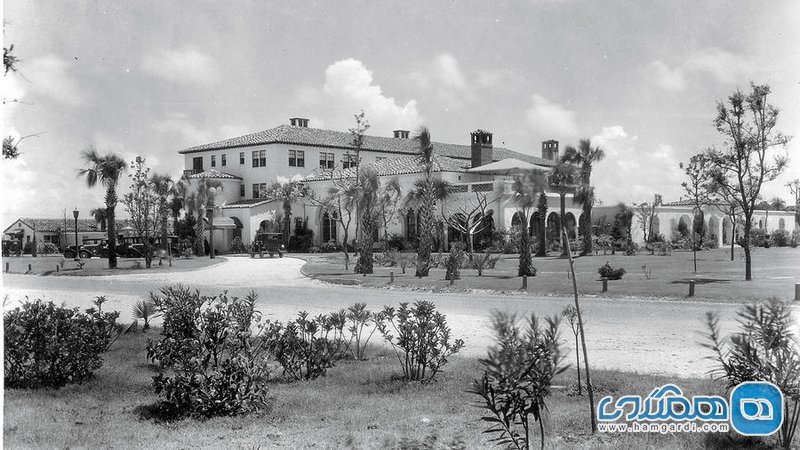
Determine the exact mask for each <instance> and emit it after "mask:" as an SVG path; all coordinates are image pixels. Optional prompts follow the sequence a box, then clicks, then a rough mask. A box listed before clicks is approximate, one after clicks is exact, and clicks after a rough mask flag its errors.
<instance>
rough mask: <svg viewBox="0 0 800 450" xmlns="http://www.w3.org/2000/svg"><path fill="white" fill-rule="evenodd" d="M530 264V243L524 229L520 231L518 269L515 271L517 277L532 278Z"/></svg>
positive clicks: (526, 231)
mask: <svg viewBox="0 0 800 450" xmlns="http://www.w3.org/2000/svg"><path fill="white" fill-rule="evenodd" d="M531 263H532V261H531V241H530V237H529V236H528V230H527V227H526V229H523V230H522V239H520V249H519V269H518V270H517V276H520V277H521V276H528V277H531V276H533V270H531Z"/></svg>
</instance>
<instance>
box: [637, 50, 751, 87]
mask: <svg viewBox="0 0 800 450" xmlns="http://www.w3.org/2000/svg"><path fill="white" fill-rule="evenodd" d="M752 71H753V65H752V64H751V63H750V62H748V61H747V59H745V58H744V57H742V56H740V55H736V54H734V53H731V52H728V51H725V50H722V49H719V48H716V47H710V48H704V49H698V50H694V51H692V52H690V53H689V54H688V55H687V56H686V57H685V58H684V60H683V61H682V62H681V63H679V64H676V65H675V66H674V67H670V66H669V65H667V63H665V62H664V61H661V60H656V61H652V62H651V63H649V64H648V65H647V66H646V67H645V73H646V74H648V76H651V77H652V78H653V80H654V81H655V82H656V84H657V85H658V86H660V87H662V88H664V89H667V90H670V91H681V90H683V89H685V88H686V86H687V84H688V81H689V79H690V78H691V77H693V76H695V75H698V74H705V75H708V76H711V77H712V78H713V79H715V80H716V81H718V82H721V83H734V82H740V81H741V80H742V79H746V78H747V76H748V75H751V74H752Z"/></svg>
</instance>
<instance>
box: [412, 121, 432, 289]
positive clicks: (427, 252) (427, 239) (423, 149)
mask: <svg viewBox="0 0 800 450" xmlns="http://www.w3.org/2000/svg"><path fill="white" fill-rule="evenodd" d="M416 140H417V143H418V144H419V148H418V150H417V151H418V154H419V156H420V157H421V158H422V167H423V178H422V180H423V181H422V193H421V194H422V195H421V199H420V210H419V213H420V214H419V225H420V230H422V232H421V233H420V236H419V248H418V250H417V268H416V269H417V270H416V276H417V277H427V276H428V273H429V272H430V270H431V249H432V247H433V233H431V231H430V230H431V229H432V227H433V226H434V225H435V223H436V218H435V215H434V210H435V209H436V197H435V192H434V178H433V165H434V154H433V153H434V151H433V143H432V142H431V133H430V131H428V129H427V128H425V127H422V128H420V130H419V133H418V134H417V136H416Z"/></svg>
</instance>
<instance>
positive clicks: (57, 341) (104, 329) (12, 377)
mask: <svg viewBox="0 0 800 450" xmlns="http://www.w3.org/2000/svg"><path fill="white" fill-rule="evenodd" d="M104 301H105V298H103V297H98V298H97V299H96V300H95V305H97V309H94V308H90V309H87V310H86V312H85V313H81V312H79V311H78V308H72V309H70V308H65V307H63V306H56V305H55V304H54V303H53V302H47V303H45V302H43V301H42V300H35V301H27V300H26V301H25V302H24V303H23V304H22V305H21V306H20V307H17V308H15V309H14V310H12V311H9V312H7V313H6V314H5V315H4V319H3V322H4V323H3V331H4V333H5V339H4V345H5V349H4V356H5V365H4V368H5V383H6V387H10V388H34V389H35V388H42V387H53V388H60V387H62V386H64V385H67V384H70V383H82V382H83V381H85V380H87V379H90V378H91V377H92V376H93V373H94V371H96V370H97V369H99V368H100V367H101V366H102V365H103V359H102V354H103V353H104V352H105V351H106V350H108V348H109V346H110V345H111V344H112V343H113V342H114V341H115V340H116V338H117V337H118V336H119V333H120V329H119V327H118V326H117V323H116V320H117V318H118V317H119V313H117V312H112V313H104V312H103V311H102V304H103V302H104Z"/></svg>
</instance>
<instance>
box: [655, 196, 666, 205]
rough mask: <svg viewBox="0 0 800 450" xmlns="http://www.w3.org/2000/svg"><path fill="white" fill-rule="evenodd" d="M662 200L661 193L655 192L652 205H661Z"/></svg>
mask: <svg viewBox="0 0 800 450" xmlns="http://www.w3.org/2000/svg"><path fill="white" fill-rule="evenodd" d="M663 202H664V200H663V199H662V198H661V194H656V195H655V198H653V205H654V206H661V205H662V204H663Z"/></svg>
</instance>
